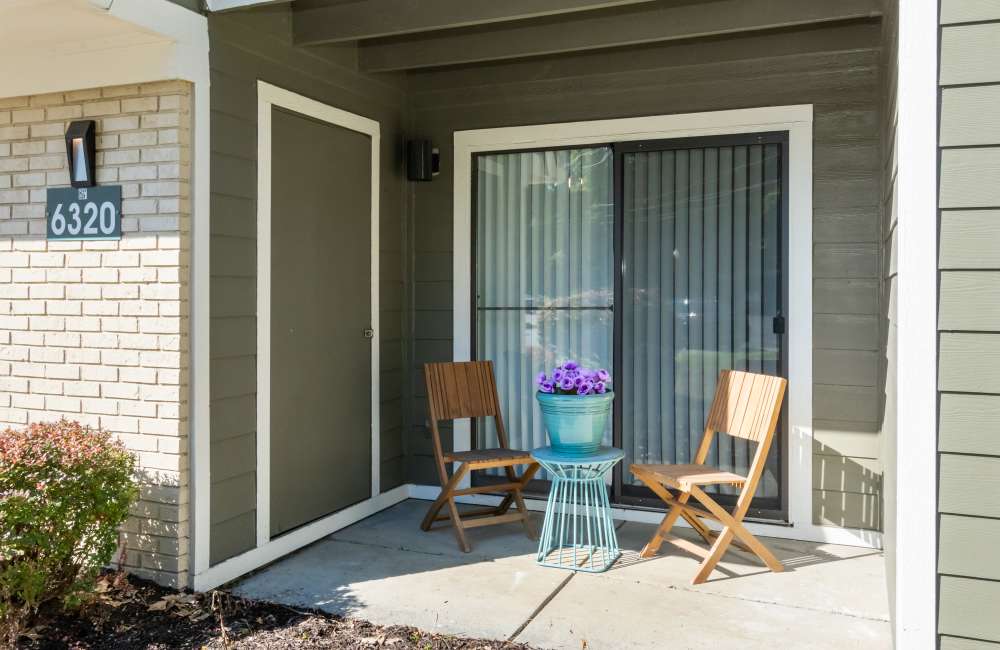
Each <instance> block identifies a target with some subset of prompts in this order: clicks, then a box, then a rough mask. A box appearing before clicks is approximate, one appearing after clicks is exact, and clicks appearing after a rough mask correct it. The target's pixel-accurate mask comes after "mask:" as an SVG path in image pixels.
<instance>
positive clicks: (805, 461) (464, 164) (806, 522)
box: [415, 104, 882, 546]
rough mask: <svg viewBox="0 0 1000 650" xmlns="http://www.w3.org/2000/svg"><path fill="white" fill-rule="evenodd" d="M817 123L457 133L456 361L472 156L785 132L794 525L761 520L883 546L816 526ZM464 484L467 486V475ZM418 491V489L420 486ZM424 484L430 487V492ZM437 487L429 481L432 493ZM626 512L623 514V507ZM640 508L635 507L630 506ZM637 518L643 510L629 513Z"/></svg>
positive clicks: (463, 434)
mask: <svg viewBox="0 0 1000 650" xmlns="http://www.w3.org/2000/svg"><path fill="white" fill-rule="evenodd" d="M812 124H813V108H812V105H811V104H805V105H793V106H774V107H767V108H749V109H739V110H729V111H712V112H705V113H686V114H679V115H657V116H652V117H635V118H625V119H614V120H595V121H590V122H568V123H561V124H543V125H535V126H519V127H504V128H496V129H479V130H472V131H458V132H456V133H455V163H454V164H455V176H454V178H455V182H454V216H455V219H454V247H453V250H454V275H453V277H454V296H453V300H454V321H453V323H454V344H453V350H452V354H453V357H454V358H455V359H456V360H459V361H461V360H467V359H471V358H472V356H471V355H472V349H471V340H470V332H471V327H472V317H473V314H472V304H471V292H472V287H471V283H472V282H473V281H474V278H473V273H474V269H473V268H472V249H471V241H472V204H471V199H472V197H471V188H472V155H473V154H474V153H476V152H480V151H504V150H517V149H526V148H541V147H562V146H578V145H586V144H603V143H606V142H621V141H630V140H659V139H666V138H686V137H696V136H707V135H727V134H733V133H755V132H764V131H788V146H789V157H790V159H791V160H790V165H789V172H788V182H789V206H788V210H789V242H788V257H789V259H788V265H789V273H788V276H789V277H788V294H789V296H790V298H789V305H788V322H789V330H788V379H789V391H788V422H789V427H788V429H789V431H790V433H791V435H790V436H789V441H788V450H787V454H788V490H789V500H788V517H789V522H788V523H790V524H791V526H786V525H768V524H755V525H754V528H755V529H756V530H757V531H759V532H763V534H766V535H770V536H774V537H786V538H792V539H805V540H812V541H823V542H833V543H842V544H855V545H861V546H881V542H882V539H881V534H880V533H877V532H873V531H869V530H861V529H850V528H837V527H828V526H816V525H814V524H813V519H812V493H813V490H812V448H813V447H812V445H813V436H812V322H813V316H812V244H813V242H812ZM454 429H455V430H454V444H455V449H456V451H464V450H465V449H467V448H468V446H469V444H470V443H471V429H470V423H469V421H468V420H458V421H456V422H455V424H454ZM465 483H466V484H468V478H466V480H465ZM415 489H416V490H418V491H420V488H419V487H416V488H415ZM424 491H426V490H424ZM433 491H434V489H433V488H431V490H430V493H432V492H433ZM616 510H620V511H621V514H623V515H626V513H628V512H629V511H628V510H627V509H616ZM632 512H637V511H632ZM629 518H635V519H636V520H638V521H645V520H646V519H648V518H649V517H648V515H646V514H635V515H632V516H629Z"/></svg>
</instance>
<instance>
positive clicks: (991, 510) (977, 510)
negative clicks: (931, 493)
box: [938, 454, 1000, 518]
mask: <svg viewBox="0 0 1000 650" xmlns="http://www.w3.org/2000/svg"><path fill="white" fill-rule="evenodd" d="M938 472H939V476H940V487H939V492H938V510H939V511H940V512H942V513H945V512H946V513H950V514H958V515H973V516H976V517H998V518H1000V458H997V457H995V456H966V455H963V454H941V462H940V465H939V469H938Z"/></svg>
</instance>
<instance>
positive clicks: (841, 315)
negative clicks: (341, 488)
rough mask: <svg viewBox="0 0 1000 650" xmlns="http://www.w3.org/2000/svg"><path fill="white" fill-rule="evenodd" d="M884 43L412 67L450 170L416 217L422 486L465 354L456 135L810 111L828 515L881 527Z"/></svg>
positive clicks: (418, 197) (668, 48) (685, 47)
mask: <svg viewBox="0 0 1000 650" xmlns="http://www.w3.org/2000/svg"><path fill="white" fill-rule="evenodd" d="M879 38H880V27H879V24H878V23H877V22H872V23H867V22H865V23H859V24H852V25H842V26H834V27H820V28H815V29H806V30H788V31H783V32H778V33H770V34H759V35H748V36H729V37H719V38H713V39H704V40H702V41H698V42H692V43H677V44H667V45H656V46H644V47H637V48H631V49H624V50H607V51H600V52H595V53H581V54H574V55H562V56H556V57H549V58H544V59H535V60H530V61H523V62H508V63H501V64H487V65H477V66H468V67H463V68H454V69H443V70H432V71H425V72H416V73H412V74H410V77H409V81H410V101H411V110H412V119H413V124H414V131H415V133H417V134H420V135H423V136H426V137H429V138H431V139H432V140H433V141H434V142H435V143H436V144H437V145H438V146H440V148H441V154H442V173H441V175H440V176H438V177H437V178H436V179H435V180H434V181H433V182H431V183H423V184H418V185H417V186H416V187H415V189H414V193H415V199H414V209H413V213H412V215H411V216H410V222H411V224H413V231H414V240H413V252H412V253H413V274H412V276H411V280H410V281H411V282H412V292H413V296H414V304H415V313H414V318H413V321H412V323H413V331H412V336H413V341H414V343H413V352H412V355H411V356H410V357H409V358H408V367H409V369H410V373H409V377H408V380H409V382H410V383H411V385H412V387H413V392H412V395H411V399H409V404H408V408H407V413H408V414H409V423H410V429H409V432H408V437H407V451H408V453H409V455H408V458H407V462H408V467H407V478H408V480H411V481H414V482H417V483H434V482H435V481H436V479H435V477H434V473H433V465H432V456H431V446H430V440H429V437H428V432H427V431H426V430H425V428H424V426H423V422H424V419H425V409H426V407H425V395H424V388H423V384H422V382H423V380H422V376H421V373H420V368H421V366H422V364H423V363H424V362H426V361H436V360H445V359H450V358H451V350H452V221H451V218H452V217H451V215H452V177H451V174H452V164H453V161H452V159H451V155H452V149H451V144H452V134H453V132H454V131H455V130H462V129H474V128H485V127H498V126H511V125H522V124H538V123H547V122H562V121H572V120H590V119H601V118H615V117H628V116H637V115H652V114H663V113H681V112H691V111H707V110H719V109H731V108H745V107H755V106H768V105H777V104H800V103H812V104H814V106H815V153H814V171H815V183H814V238H815V245H814V251H813V252H814V276H815V282H814V295H813V300H814V312H815V313H814V335H815V349H814V373H815V377H814V379H815V385H814V407H813V408H814V417H815V422H814V425H815V432H816V441H817V442H816V447H815V450H814V454H815V456H814V467H815V469H816V471H815V476H814V490H813V503H814V518H815V520H816V521H817V522H818V523H823V524H830V525H842V526H859V527H864V528H875V529H877V528H880V527H881V525H882V522H881V519H882V516H881V465H880V460H879V457H880V447H881V445H880V439H879V433H878V432H879V428H880V422H881V407H882V398H881V382H880V380H879V378H878V375H879V370H880V363H879V359H880V353H879V351H880V313H881V312H880V301H881V298H880V294H879V288H880V280H881V272H880V257H881V242H882V232H881V228H880V214H881V206H880V204H881V194H880V169H881V167H882V163H881V158H880V149H879V125H880V121H879V104H880V99H879V87H880V81H879V50H878V47H879ZM446 444H447V443H446Z"/></svg>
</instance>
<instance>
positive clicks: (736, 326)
mask: <svg viewBox="0 0 1000 650" xmlns="http://www.w3.org/2000/svg"><path fill="white" fill-rule="evenodd" d="M744 140H745V139H744ZM762 140H763V141H764V142H762V143H761V144H734V145H732V146H708V145H710V144H713V143H715V142H718V141H719V139H718V138H714V139H711V141H709V139H705V140H704V144H705V145H706V146H697V145H694V146H692V144H691V143H690V142H685V143H679V142H677V141H674V143H673V144H671V142H670V141H665V142H662V143H642V144H639V145H625V146H624V147H621V148H620V149H619V153H618V155H619V156H620V161H619V164H620V170H621V171H620V174H621V178H620V180H619V182H620V183H621V195H620V196H621V214H622V221H623V223H622V224H621V228H622V231H621V259H622V301H621V309H622V313H621V324H622V325H621V327H622V332H621V337H622V338H621V348H620V349H621V359H620V363H619V366H618V369H619V374H620V377H617V380H618V384H617V385H618V387H620V389H621V390H620V392H619V399H620V400H621V404H620V413H621V417H620V422H621V424H620V426H621V432H620V439H621V443H622V446H623V448H624V449H625V453H626V457H625V461H624V463H623V467H626V468H627V467H628V465H629V463H688V462H691V459H692V457H693V455H694V452H695V451H696V450H697V447H698V443H699V442H700V440H701V437H702V434H703V431H704V423H705V417H706V414H707V411H708V408H709V406H710V405H711V401H712V396H713V394H714V391H715V384H716V379H717V377H718V373H719V371H720V370H722V369H725V368H735V369H738V370H750V371H753V372H764V373H768V374H783V368H782V336H781V335H780V334H778V333H776V330H781V329H782V328H781V321H780V319H779V320H776V318H779V317H780V315H781V306H782V271H781V270H782V264H783V262H782V258H783V255H782V232H783V224H782V196H781V187H782V183H781V173H782V150H783V145H782V142H781V141H780V140H778V141H773V140H774V139H773V138H772V141H770V142H767V141H766V139H765V138H762V137H756V138H754V139H753V141H762ZM729 141H730V142H733V141H734V140H732V139H730V140H729ZM736 141H737V142H738V141H739V140H736ZM779 436H780V432H779ZM753 444H754V443H749V442H747V441H744V440H739V439H734V438H731V437H729V436H717V437H716V441H715V443H714V445H713V447H712V450H711V453H710V456H709V461H708V462H710V463H712V464H715V465H719V466H721V467H723V468H725V469H727V470H730V471H734V472H737V473H746V471H747V468H748V462H749V459H750V458H751V456H752V453H753V450H752V448H751V447H752V445H753ZM781 446H782V445H781V442H780V438H779V439H776V442H775V444H774V446H773V447H772V449H771V453H770V456H769V457H768V462H767V467H766V470H765V473H764V476H763V477H762V479H761V484H760V487H759V489H758V491H757V499H755V503H754V508H755V509H766V510H769V511H777V510H780V509H781V492H780V486H781V464H780V449H781ZM622 485H623V488H622V492H623V494H624V495H626V496H629V495H633V496H640V497H641V496H644V495H645V489H644V488H638V487H637V486H638V485H640V484H639V482H638V481H637V480H636V479H635V478H634V477H633V476H632V475H631V474H630V473H629V472H627V471H626V472H623V473H622ZM719 491H720V492H723V493H727V492H728V493H733V492H734V490H732V489H730V488H720V490H719Z"/></svg>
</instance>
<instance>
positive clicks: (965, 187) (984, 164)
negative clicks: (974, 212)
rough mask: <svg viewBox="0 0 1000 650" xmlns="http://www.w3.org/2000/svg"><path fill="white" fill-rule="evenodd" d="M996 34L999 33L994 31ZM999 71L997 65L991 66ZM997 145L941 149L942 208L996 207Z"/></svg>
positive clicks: (999, 196)
mask: <svg viewBox="0 0 1000 650" xmlns="http://www.w3.org/2000/svg"><path fill="white" fill-rule="evenodd" d="M998 37H1000V33H998ZM994 68H995V69H997V70H1000V65H994ZM998 177H1000V147H983V148H979V149H943V150H942V151H941V190H940V196H939V198H938V204H939V205H940V206H941V207H942V208H992V207H996V206H1000V183H997V182H996V179H997V178H998Z"/></svg>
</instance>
